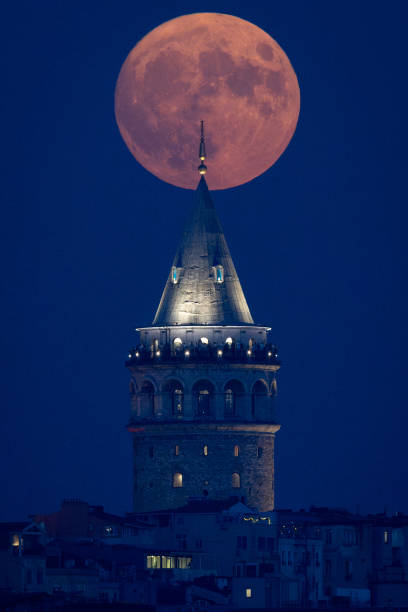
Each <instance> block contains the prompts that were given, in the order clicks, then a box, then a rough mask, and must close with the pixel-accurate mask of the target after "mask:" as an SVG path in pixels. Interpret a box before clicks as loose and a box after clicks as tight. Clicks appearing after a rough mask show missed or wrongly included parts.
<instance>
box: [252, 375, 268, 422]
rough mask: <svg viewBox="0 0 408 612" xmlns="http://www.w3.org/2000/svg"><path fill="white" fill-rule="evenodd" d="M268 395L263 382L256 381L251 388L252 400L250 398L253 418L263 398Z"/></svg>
mask: <svg viewBox="0 0 408 612" xmlns="http://www.w3.org/2000/svg"><path fill="white" fill-rule="evenodd" d="M267 394H268V388H267V386H266V384H265V383H264V381H263V380H257V381H256V383H255V384H254V386H253V387H252V398H251V413H252V416H255V414H256V409H257V406H258V405H259V404H261V402H262V400H263V399H264V397H265V396H266V395H267Z"/></svg>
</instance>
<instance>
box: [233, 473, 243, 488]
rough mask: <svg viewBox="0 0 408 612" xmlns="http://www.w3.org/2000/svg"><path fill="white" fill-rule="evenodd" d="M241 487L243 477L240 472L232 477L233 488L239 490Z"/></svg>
mask: <svg viewBox="0 0 408 612" xmlns="http://www.w3.org/2000/svg"><path fill="white" fill-rule="evenodd" d="M240 486H241V477H240V475H239V474H238V472H234V473H233V475H232V488H233V489H239V488H240Z"/></svg>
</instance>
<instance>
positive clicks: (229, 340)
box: [225, 338, 232, 346]
mask: <svg viewBox="0 0 408 612" xmlns="http://www.w3.org/2000/svg"><path fill="white" fill-rule="evenodd" d="M225 344H228V346H231V344H232V338H227V339H226V341H225Z"/></svg>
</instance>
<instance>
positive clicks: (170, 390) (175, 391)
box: [163, 380, 184, 416]
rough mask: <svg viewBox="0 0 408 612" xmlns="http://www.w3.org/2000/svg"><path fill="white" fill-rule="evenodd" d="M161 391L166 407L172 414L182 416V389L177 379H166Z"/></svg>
mask: <svg viewBox="0 0 408 612" xmlns="http://www.w3.org/2000/svg"><path fill="white" fill-rule="evenodd" d="M163 393H164V398H165V403H166V404H167V409H166V407H165V411H166V412H167V413H168V412H171V414H172V415H173V416H182V415H183V408H184V389H183V385H182V384H181V382H179V381H178V380H168V381H167V382H166V383H165V384H164V386H163Z"/></svg>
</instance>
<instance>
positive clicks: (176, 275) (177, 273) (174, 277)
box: [171, 266, 180, 285]
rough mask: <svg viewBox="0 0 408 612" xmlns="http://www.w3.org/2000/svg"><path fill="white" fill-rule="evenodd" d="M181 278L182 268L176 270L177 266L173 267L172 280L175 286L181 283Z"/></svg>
mask: <svg viewBox="0 0 408 612" xmlns="http://www.w3.org/2000/svg"><path fill="white" fill-rule="evenodd" d="M179 278H180V268H176V266H173V267H172V269H171V280H172V282H173V284H174V285H176V284H177V283H178V282H179Z"/></svg>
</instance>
